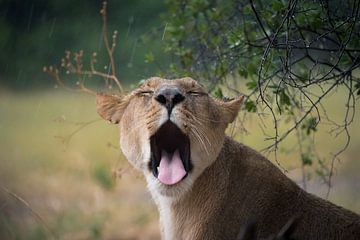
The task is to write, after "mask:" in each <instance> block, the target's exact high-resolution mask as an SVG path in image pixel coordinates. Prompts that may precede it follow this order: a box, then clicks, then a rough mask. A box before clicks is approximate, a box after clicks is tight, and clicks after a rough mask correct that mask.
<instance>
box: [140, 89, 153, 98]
mask: <svg viewBox="0 0 360 240" xmlns="http://www.w3.org/2000/svg"><path fill="white" fill-rule="evenodd" d="M137 94H138V95H139V96H142V97H151V96H152V95H153V94H154V91H150V90H149V91H140V92H138V93H137Z"/></svg>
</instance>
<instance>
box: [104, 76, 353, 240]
mask: <svg viewBox="0 0 360 240" xmlns="http://www.w3.org/2000/svg"><path fill="white" fill-rule="evenodd" d="M166 85H169V86H177V87H178V88H179V89H180V90H181V93H182V94H183V95H184V96H185V100H184V101H183V102H181V103H179V104H178V105H176V106H175V108H174V109H173V111H172V113H171V116H170V120H171V121H172V122H174V123H175V124H176V125H177V126H178V127H179V128H180V129H181V130H182V131H183V132H184V133H185V134H186V135H188V136H189V138H190V149H191V160H192V163H193V166H194V167H193V170H192V171H191V172H190V173H189V175H188V176H187V177H186V178H185V179H184V180H182V181H181V182H179V183H177V184H175V185H172V186H167V185H164V184H162V183H160V182H159V181H158V179H157V178H155V177H154V176H153V175H152V174H151V173H150V171H149V169H148V163H149V159H150V143H149V141H150V140H149V139H150V136H152V135H153V134H154V133H155V132H156V131H157V130H158V129H159V128H160V126H161V125H162V124H163V123H164V122H165V121H167V120H168V115H167V111H166V109H165V107H164V106H162V105H161V104H159V103H158V102H157V101H155V100H154V97H153V95H154V94H155V93H156V90H157V89H158V88H159V87H160V86H162V87H163V86H166ZM241 102H242V98H241V97H238V98H235V99H233V100H231V101H222V100H217V99H214V98H212V97H210V96H208V95H207V94H206V92H205V90H204V89H203V88H202V87H201V86H200V85H199V84H198V83H197V82H196V81H194V80H193V79H191V78H182V79H176V80H165V79H161V78H150V79H149V80H147V81H146V82H145V83H144V84H143V85H142V86H140V87H139V88H138V89H136V90H135V91H133V92H132V93H130V94H129V95H128V96H123V97H117V96H107V95H104V94H99V95H98V97H97V111H98V113H99V114H100V115H101V116H102V117H103V118H105V119H106V120H109V121H111V122H114V123H119V128H120V136H121V137H120V145H121V149H122V151H123V153H124V155H125V156H126V158H127V159H128V160H129V162H130V163H132V164H133V165H134V166H135V167H136V168H137V169H139V170H141V171H142V172H143V173H144V176H145V178H146V180H147V183H148V188H149V190H150V192H151V194H152V196H153V198H154V200H155V202H156V203H157V205H158V208H159V211H160V221H161V232H162V238H163V239H166V240H170V239H236V236H238V234H239V232H240V229H241V227H242V226H244V225H245V224H246V223H247V222H248V221H250V220H255V221H256V222H257V228H256V231H257V232H256V235H257V236H258V237H259V238H264V237H267V236H271V235H273V234H276V233H278V232H279V231H280V230H281V228H282V227H283V226H284V225H285V224H286V223H287V222H288V221H289V220H291V219H293V218H297V224H296V228H295V230H294V231H293V236H292V237H293V238H294V239H360V218H359V216H358V215H357V214H355V213H352V212H350V211H348V210H345V209H343V208H341V207H338V206H335V205H333V204H332V203H330V202H327V201H325V200H322V199H320V198H318V197H315V196H313V195H311V194H308V193H306V192H305V191H303V190H302V189H301V188H299V187H298V186H297V185H296V184H295V183H293V182H292V181H291V180H290V179H288V178H287V177H286V176H285V175H284V174H283V173H282V172H281V171H280V170H278V169H277V168H276V167H275V166H274V165H273V164H272V163H271V162H270V161H268V160H267V159H265V158H264V157H263V156H261V155H260V154H259V153H257V152H256V151H254V150H252V149H250V148H249V147H246V146H244V145H242V144H239V143H237V142H235V141H234V140H232V139H230V138H228V137H226V136H225V129H226V127H227V125H228V124H229V123H230V122H232V121H233V120H234V119H235V118H236V115H237V113H238V111H239V108H240V105H241Z"/></svg>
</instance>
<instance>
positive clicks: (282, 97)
mask: <svg viewBox="0 0 360 240" xmlns="http://www.w3.org/2000/svg"><path fill="white" fill-rule="evenodd" d="M280 104H281V105H287V106H290V104H291V103H290V98H289V96H288V95H287V94H286V93H285V90H284V89H282V91H281V92H280Z"/></svg>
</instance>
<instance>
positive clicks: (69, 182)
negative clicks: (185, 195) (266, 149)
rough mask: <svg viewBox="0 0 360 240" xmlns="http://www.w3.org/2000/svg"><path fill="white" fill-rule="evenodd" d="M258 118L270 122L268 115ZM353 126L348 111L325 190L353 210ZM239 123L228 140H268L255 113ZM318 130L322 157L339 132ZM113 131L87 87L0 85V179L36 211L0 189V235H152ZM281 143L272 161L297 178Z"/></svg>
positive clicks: (150, 216)
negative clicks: (12, 88) (241, 128)
mask: <svg viewBox="0 0 360 240" xmlns="http://www.w3.org/2000/svg"><path fill="white" fill-rule="evenodd" d="M344 97H345V95H344V94H343V93H342V92H341V91H340V92H338V93H337V94H334V95H333V96H332V97H330V98H329V99H327V100H326V102H325V106H326V107H327V108H328V109H329V111H328V114H329V115H331V116H332V117H334V118H336V119H338V120H340V119H341V117H342V116H343V115H342V114H343V112H344V110H345V106H344V103H343V101H342V100H344ZM357 109H358V110H359V108H357ZM242 116H243V113H240V118H241V117H242ZM90 122H92V123H90ZM86 123H89V124H88V125H86ZM84 124H85V125H86V126H85V127H84V128H82V129H81V130H80V131H78V132H76V133H75V134H73V135H72V137H71V138H68V137H69V135H71V134H72V133H73V132H74V131H76V130H78V129H79V127H81V126H84ZM266 124H267V126H268V127H269V128H270V129H271V126H272V125H271V124H272V122H271V119H270V118H269V119H267V120H266ZM359 126H360V125H359V118H356V119H355V122H354V123H353V125H352V126H351V128H350V130H351V134H352V140H351V144H350V146H349V148H348V149H347V150H346V152H345V153H344V154H343V155H342V157H341V159H342V160H341V162H340V163H339V162H337V163H336V176H335V177H334V181H333V183H334V185H333V188H332V191H331V195H330V200H331V201H333V202H335V203H337V204H340V205H342V206H344V207H346V208H349V209H351V210H353V211H356V212H358V213H359V212H360V201H359V199H360V174H359V171H360V161H358V159H359V157H358V156H359V154H360V129H359ZM245 127H246V129H247V131H248V133H247V134H241V133H240V134H238V135H237V136H236V139H238V140H239V141H242V142H244V143H246V144H248V145H250V146H252V147H254V148H255V149H261V148H262V147H263V146H265V145H266V144H268V143H267V142H265V141H264V136H263V135H262V132H261V130H260V128H259V122H258V118H257V117H256V115H254V114H253V115H252V114H250V115H248V116H247V118H246V121H245ZM286 127H287V126H284V127H283V129H286ZM328 131H329V126H325V125H324V126H323V125H322V126H320V127H319V131H318V133H317V135H316V143H317V145H318V150H319V152H320V154H321V155H322V156H323V157H324V158H327V159H328V160H329V159H330V156H331V155H330V154H329V153H330V152H335V151H336V149H339V148H341V144H343V143H344V137H343V136H339V137H337V138H335V137H334V136H332V135H329V134H328V133H327V132H328ZM118 137H119V132H118V130H117V127H116V126H114V125H111V124H109V123H107V122H105V121H102V120H100V118H99V116H98V115H97V114H96V110H95V99H94V97H93V96H88V95H83V94H78V93H70V92H64V91H61V90H48V91H38V92H29V93H13V92H9V91H0V184H1V187H2V188H4V187H5V188H6V189H8V190H10V191H11V192H12V193H15V194H16V195H17V196H18V197H21V198H22V199H23V200H25V201H26V202H27V203H28V204H29V205H30V208H31V209H32V210H33V211H35V212H36V213H37V214H39V215H40V216H41V219H42V220H39V219H37V218H36V216H35V215H34V214H33V213H32V212H31V210H30V209H29V208H28V207H27V206H26V205H24V204H23V203H21V202H20V201H19V200H18V199H17V198H15V197H14V196H11V195H10V194H8V193H6V192H5V191H4V189H1V190H0V237H1V239H51V238H52V236H53V235H55V236H56V237H58V238H59V239H159V228H158V213H157V210H156V207H155V205H154V203H153V202H152V200H151V197H150V194H149V193H148V192H147V190H146V185H145V182H144V180H143V178H142V177H141V174H139V173H137V172H136V171H135V170H133V169H132V168H131V167H130V165H129V164H128V163H127V161H126V160H125V159H124V157H123V156H122V154H121V152H120V150H119V149H118ZM294 144H295V140H294V137H289V139H288V140H287V141H286V142H285V143H284V144H283V145H282V148H281V149H287V148H288V149H289V148H290V147H291V146H293V145H294ZM281 149H280V152H279V154H280V155H279V160H280V163H281V164H282V165H283V166H285V167H286V168H287V169H289V172H288V175H289V176H290V177H291V178H293V179H294V180H295V181H297V182H299V183H300V176H301V174H300V171H299V160H298V155H297V152H293V151H288V152H286V151H285V150H281ZM269 157H270V158H273V156H272V155H269ZM115 176H117V177H115ZM326 189H327V188H326V186H325V185H324V184H322V183H321V182H320V181H319V179H318V178H317V177H316V176H315V175H313V177H312V178H311V180H310V181H309V183H308V190H309V191H311V192H314V193H316V194H318V195H319V196H322V197H324V196H325V193H326ZM44 222H45V224H44ZM45 225H47V226H48V227H49V229H50V230H51V232H53V233H52V234H51V233H50V232H49V231H48V229H47V228H46V226H45Z"/></svg>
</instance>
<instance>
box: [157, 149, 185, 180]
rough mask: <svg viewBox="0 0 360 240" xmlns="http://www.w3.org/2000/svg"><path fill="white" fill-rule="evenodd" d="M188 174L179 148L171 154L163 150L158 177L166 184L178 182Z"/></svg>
mask: <svg viewBox="0 0 360 240" xmlns="http://www.w3.org/2000/svg"><path fill="white" fill-rule="evenodd" d="M185 175H186V171H185V169H184V165H183V163H182V161H181V158H180V153H179V150H176V151H175V152H174V153H173V154H169V153H167V152H165V151H164V150H162V152H161V160H160V166H159V175H158V179H159V180H160V182H162V183H163V184H166V185H173V184H175V183H178V182H180V181H181V179H183V177H184V176H185Z"/></svg>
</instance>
